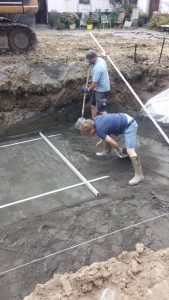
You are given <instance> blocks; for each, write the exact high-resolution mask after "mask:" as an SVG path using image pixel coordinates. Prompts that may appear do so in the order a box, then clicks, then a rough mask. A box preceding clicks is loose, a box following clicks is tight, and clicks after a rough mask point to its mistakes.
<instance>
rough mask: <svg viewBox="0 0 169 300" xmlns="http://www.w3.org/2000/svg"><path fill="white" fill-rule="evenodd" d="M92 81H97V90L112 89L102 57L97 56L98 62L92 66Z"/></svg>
mask: <svg viewBox="0 0 169 300" xmlns="http://www.w3.org/2000/svg"><path fill="white" fill-rule="evenodd" d="M92 81H93V82H97V87H96V88H95V91H97V92H108V91H110V79H109V73H108V69H107V64H106V62H105V60H104V59H103V58H101V57H98V58H97V61H96V63H95V64H94V65H93V67H92Z"/></svg>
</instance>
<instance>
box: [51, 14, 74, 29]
mask: <svg viewBox="0 0 169 300" xmlns="http://www.w3.org/2000/svg"><path fill="white" fill-rule="evenodd" d="M76 19H77V17H76V15H74V14H72V13H59V12H57V11H51V12H50V13H49V24H50V26H51V27H52V28H55V29H59V30H63V29H66V28H69V25H70V24H75V23H76Z"/></svg>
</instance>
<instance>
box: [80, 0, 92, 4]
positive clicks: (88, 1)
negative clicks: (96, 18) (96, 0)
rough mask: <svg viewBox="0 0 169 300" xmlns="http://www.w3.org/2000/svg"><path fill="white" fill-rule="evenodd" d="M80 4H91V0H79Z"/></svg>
mask: <svg viewBox="0 0 169 300" xmlns="http://www.w3.org/2000/svg"><path fill="white" fill-rule="evenodd" d="M79 3H80V4H90V0H79Z"/></svg>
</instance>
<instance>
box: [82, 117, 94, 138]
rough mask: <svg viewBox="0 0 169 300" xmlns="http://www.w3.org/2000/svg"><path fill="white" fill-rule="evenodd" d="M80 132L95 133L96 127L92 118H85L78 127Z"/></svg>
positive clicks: (85, 133)
mask: <svg viewBox="0 0 169 300" xmlns="http://www.w3.org/2000/svg"><path fill="white" fill-rule="evenodd" d="M80 132H81V134H82V135H90V136H91V135H95V134H96V128H95V124H94V122H93V120H90V119H88V120H86V121H85V122H84V123H83V124H82V125H81V127H80Z"/></svg>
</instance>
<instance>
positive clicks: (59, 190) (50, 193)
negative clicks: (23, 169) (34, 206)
mask: <svg viewBox="0 0 169 300" xmlns="http://www.w3.org/2000/svg"><path fill="white" fill-rule="evenodd" d="M107 178H109V176H103V177H99V178H95V179H92V180H89V181H88V182H90V183H92V182H96V181H99V180H103V179H107ZM84 184H85V183H84V182H80V183H77V184H74V185H70V186H66V187H64V188H60V189H57V190H53V191H50V192H47V193H43V194H39V195H36V196H32V197H29V198H25V199H23V200H18V201H15V202H11V203H7V204H4V205H1V206H0V210H1V209H4V208H6V207H10V206H14V205H17V204H21V203H24V202H28V201H31V200H35V199H38V198H42V197H45V196H49V195H52V194H56V193H59V192H62V191H67V190H70V189H73V188H76V187H79V186H81V185H84Z"/></svg>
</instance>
